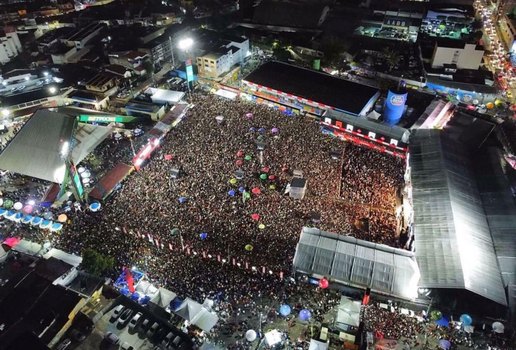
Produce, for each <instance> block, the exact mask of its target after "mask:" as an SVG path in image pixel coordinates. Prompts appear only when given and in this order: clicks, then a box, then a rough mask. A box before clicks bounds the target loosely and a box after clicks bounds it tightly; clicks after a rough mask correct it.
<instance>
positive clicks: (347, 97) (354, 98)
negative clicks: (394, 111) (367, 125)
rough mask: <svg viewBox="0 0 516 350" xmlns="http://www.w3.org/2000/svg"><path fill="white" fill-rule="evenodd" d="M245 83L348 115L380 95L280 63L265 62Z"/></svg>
mask: <svg viewBox="0 0 516 350" xmlns="http://www.w3.org/2000/svg"><path fill="white" fill-rule="evenodd" d="M244 80H245V81H248V82H251V83H254V84H257V85H262V86H265V87H269V88H272V89H274V90H278V91H282V92H285V93H289V94H292V95H295V96H298V97H301V98H305V99H308V100H312V101H315V102H319V103H323V104H325V105H328V106H331V107H334V108H337V109H339V110H342V111H344V112H348V113H351V114H359V113H360V112H361V111H362V109H363V108H364V106H365V105H366V104H367V103H368V102H369V101H370V100H371V99H373V98H374V97H375V95H376V94H377V93H378V92H379V90H378V89H377V88H373V87H370V86H367V85H362V84H357V83H354V82H351V81H348V80H344V79H339V78H335V77H333V76H331V75H328V74H325V73H320V72H316V71H312V70H309V69H305V68H300V67H296V66H293V65H290V64H286V63H281V62H267V63H265V64H263V65H261V66H260V67H258V68H257V69H256V70H254V71H253V72H251V73H250V74H249V75H248V76H247V77H246V78H245V79H244Z"/></svg>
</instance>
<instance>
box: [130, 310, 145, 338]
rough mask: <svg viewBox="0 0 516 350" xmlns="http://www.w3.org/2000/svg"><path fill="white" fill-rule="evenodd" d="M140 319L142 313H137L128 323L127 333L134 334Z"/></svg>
mask: <svg viewBox="0 0 516 350" xmlns="http://www.w3.org/2000/svg"><path fill="white" fill-rule="evenodd" d="M141 317H142V313H141V312H138V313H137V314H136V315H134V317H133V318H132V319H131V321H130V322H129V332H133V333H134V332H136V329H137V327H136V326H138V323H139V321H140V319H141Z"/></svg>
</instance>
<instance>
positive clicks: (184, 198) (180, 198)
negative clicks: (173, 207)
mask: <svg viewBox="0 0 516 350" xmlns="http://www.w3.org/2000/svg"><path fill="white" fill-rule="evenodd" d="M177 200H178V201H179V203H181V204H183V203H184V202H186V197H179V198H178V199H177Z"/></svg>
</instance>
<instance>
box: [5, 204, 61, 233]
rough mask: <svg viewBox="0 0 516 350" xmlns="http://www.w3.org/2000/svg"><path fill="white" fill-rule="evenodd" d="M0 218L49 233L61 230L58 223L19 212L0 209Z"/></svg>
mask: <svg viewBox="0 0 516 350" xmlns="http://www.w3.org/2000/svg"><path fill="white" fill-rule="evenodd" d="M0 216H3V217H5V218H6V219H7V220H10V221H14V222H21V223H23V224H30V225H32V226H38V227H40V228H43V229H49V230H50V231H54V232H55V231H60V230H61V229H62V228H63V224H62V223H60V222H53V221H52V220H46V219H44V218H42V217H39V216H32V215H29V214H24V213H22V212H20V211H15V210H7V209H5V208H0Z"/></svg>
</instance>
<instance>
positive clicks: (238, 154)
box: [236, 150, 244, 158]
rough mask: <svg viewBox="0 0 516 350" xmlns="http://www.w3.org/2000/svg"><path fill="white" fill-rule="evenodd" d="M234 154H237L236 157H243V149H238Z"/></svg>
mask: <svg viewBox="0 0 516 350" xmlns="http://www.w3.org/2000/svg"><path fill="white" fill-rule="evenodd" d="M236 156H237V157H238V158H240V157H243V156H244V151H242V150H240V151H238V152H237V154H236Z"/></svg>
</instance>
